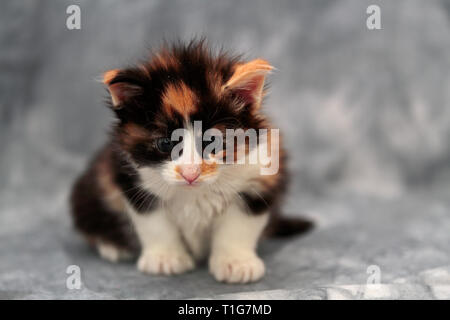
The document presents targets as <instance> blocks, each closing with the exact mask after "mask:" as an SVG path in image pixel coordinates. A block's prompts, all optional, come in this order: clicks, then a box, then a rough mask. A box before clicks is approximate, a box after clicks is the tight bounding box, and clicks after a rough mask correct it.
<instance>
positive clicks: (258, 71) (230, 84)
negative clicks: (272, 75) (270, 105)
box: [222, 59, 273, 109]
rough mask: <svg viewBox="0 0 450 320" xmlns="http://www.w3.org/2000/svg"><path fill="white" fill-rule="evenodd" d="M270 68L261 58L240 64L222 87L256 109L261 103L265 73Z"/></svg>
mask: <svg viewBox="0 0 450 320" xmlns="http://www.w3.org/2000/svg"><path fill="white" fill-rule="evenodd" d="M271 70H273V67H272V66H271V65H270V64H269V63H268V62H267V61H266V60H263V59H255V60H252V61H250V62H247V63H245V64H240V65H238V66H237V67H236V69H235V71H234V73H233V75H232V76H231V78H230V79H229V80H228V81H227V83H226V84H225V85H224V86H223V88H222V89H223V90H224V91H231V92H232V93H233V94H236V95H237V96H238V97H239V98H240V99H242V101H243V102H245V103H246V104H251V105H253V106H254V107H255V108H256V109H257V108H259V107H260V105H261V100H262V97H263V89H264V81H265V79H266V75H267V74H268V73H269V72H270V71H271Z"/></svg>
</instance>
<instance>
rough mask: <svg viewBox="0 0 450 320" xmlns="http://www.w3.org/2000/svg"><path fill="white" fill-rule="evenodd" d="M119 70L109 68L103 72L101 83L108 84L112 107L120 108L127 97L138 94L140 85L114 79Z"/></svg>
mask: <svg viewBox="0 0 450 320" xmlns="http://www.w3.org/2000/svg"><path fill="white" fill-rule="evenodd" d="M119 73H120V70H118V69H114V70H109V71H107V72H105V73H104V74H103V83H104V84H105V85H107V86H108V90H109V93H110V94H111V100H112V104H113V108H114V109H121V108H122V104H123V103H124V102H126V101H127V100H128V99H130V98H132V97H134V96H136V95H138V94H139V93H140V92H141V87H139V86H137V85H134V84H131V83H128V82H126V81H115V79H116V77H117V75H118V74H119Z"/></svg>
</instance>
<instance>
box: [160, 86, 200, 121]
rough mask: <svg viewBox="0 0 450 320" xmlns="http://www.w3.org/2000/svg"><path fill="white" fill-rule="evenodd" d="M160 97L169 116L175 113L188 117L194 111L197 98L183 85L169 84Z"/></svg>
mask: <svg viewBox="0 0 450 320" xmlns="http://www.w3.org/2000/svg"><path fill="white" fill-rule="evenodd" d="M162 97H163V98H162V101H163V106H164V109H165V111H166V112H167V114H169V115H172V114H173V112H174V111H176V112H178V113H180V114H181V115H183V116H185V117H188V116H189V115H190V114H192V113H193V112H194V111H195V110H196V104H197V97H196V96H195V93H194V92H193V91H192V90H191V89H189V88H188V87H187V86H186V85H185V84H184V83H178V84H170V85H169V86H167V88H166V90H165V91H164V94H163V96H162Z"/></svg>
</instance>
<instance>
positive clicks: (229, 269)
mask: <svg viewBox="0 0 450 320" xmlns="http://www.w3.org/2000/svg"><path fill="white" fill-rule="evenodd" d="M271 70H272V67H271V66H270V65H269V64H268V62H266V61H265V60H262V59H256V60H252V61H250V62H243V61H241V60H240V59H239V58H236V57H231V56H229V55H228V54H225V53H221V54H213V53H212V52H211V51H210V50H209V49H208V48H207V46H206V45H205V43H204V41H192V42H191V43H189V44H187V45H182V44H178V45H174V46H167V45H166V46H163V48H162V49H161V50H160V51H159V52H158V53H156V54H154V55H153V56H152V57H151V58H150V59H149V60H148V61H145V62H144V63H142V64H141V65H139V66H137V67H134V68H127V69H120V70H111V71H108V72H106V73H105V74H104V79H103V82H104V84H105V85H106V86H107V88H108V91H109V93H110V99H109V102H108V104H109V106H110V108H111V109H112V110H113V112H114V114H115V117H116V119H117V122H116V123H115V125H114V126H113V129H112V134H111V138H110V140H109V142H108V143H107V144H106V145H105V146H104V147H103V148H102V149H101V151H100V152H99V153H98V154H97V156H96V157H95V158H94V160H93V161H92V162H91V164H90V166H89V167H88V169H87V171H86V172H85V173H84V174H83V175H82V176H81V177H80V178H79V179H78V180H77V182H76V183H75V185H74V188H73V191H72V195H71V204H72V214H73V219H74V222H75V226H76V227H77V229H78V230H79V231H81V232H82V233H83V234H84V235H85V236H86V238H87V239H88V241H89V242H90V243H91V244H93V245H94V246H96V247H97V249H98V251H99V253H100V255H101V256H102V257H103V258H106V259H108V260H111V261H118V260H120V259H125V258H129V257H132V256H133V254H134V253H138V252H140V257H139V259H138V262H137V267H138V269H139V270H140V271H142V272H146V273H151V274H166V275H169V274H179V273H182V272H186V271H188V270H191V269H193V268H194V265H195V262H196V261H201V260H202V259H204V258H206V257H209V269H210V272H211V273H212V275H213V276H214V277H215V278H216V279H217V280H218V281H223V282H229V283H246V282H252V281H256V280H258V279H260V278H261V277H262V276H263V274H264V270H265V268H264V263H263V261H262V260H261V259H260V258H259V257H258V255H257V254H256V246H257V242H258V239H259V238H260V236H261V235H262V233H263V231H264V230H265V231H266V233H268V234H272V235H290V234H295V233H300V232H303V231H306V230H307V229H309V227H310V226H311V224H310V223H309V222H308V221H305V220H301V219H286V218H282V217H280V216H279V214H278V206H279V204H280V197H281V195H282V194H283V192H284V191H285V185H286V170H285V165H284V161H285V157H284V152H283V150H282V148H281V145H280V143H278V144H276V145H275V146H276V148H277V150H279V154H280V157H279V159H276V161H279V169H278V171H277V172H276V173H275V174H271V175H262V174H261V170H260V169H261V168H262V167H264V166H265V165H263V164H261V163H260V162H257V163H249V162H248V161H246V162H244V163H243V164H241V163H232V164H229V163H223V161H222V162H220V161H219V160H220V159H223V158H224V156H225V155H226V152H227V151H228V153H229V154H230V153H231V154H232V156H233V160H235V161H236V160H237V154H238V150H239V149H240V148H241V150H242V146H243V145H244V154H245V155H247V156H248V155H250V154H251V153H255V152H257V151H259V149H260V148H265V147H267V145H268V143H267V141H270V137H271V135H270V134H269V135H268V140H267V141H266V143H262V142H260V141H259V140H258V143H257V144H256V145H255V146H250V145H249V142H248V141H247V140H245V142H244V144H242V143H241V144H240V145H238V144H237V146H236V147H235V148H234V149H231V152H230V150H229V149H227V148H226V147H224V148H223V149H222V151H220V150H219V152H211V153H209V155H206V156H205V155H204V154H202V150H204V147H205V145H204V143H200V144H201V145H200V146H198V144H196V142H195V139H194V135H195V132H194V130H193V127H194V122H197V121H201V125H202V130H203V131H202V132H204V130H207V129H210V128H215V129H217V130H218V131H219V132H223V133H225V132H226V129H244V130H247V129H254V130H256V132H258V131H257V130H259V129H271V127H270V124H269V122H268V120H267V118H266V117H265V116H264V115H263V113H262V112H261V104H262V100H263V96H264V94H265V89H264V82H265V77H266V75H267V74H268V73H269V72H270V71H271ZM180 128H183V129H186V130H185V132H187V133H188V134H186V135H184V136H183V137H182V139H180V140H181V141H180V142H179V143H178V144H179V145H181V146H182V149H181V150H182V151H181V152H180V153H179V157H178V158H177V157H174V156H173V155H172V153H173V150H174V148H175V145H176V144H177V143H176V142H174V141H173V139H172V133H173V132H174V131H175V130H176V129H180ZM219 141H220V140H219ZM222 141H225V140H222ZM277 142H278V141H277ZM227 143H228V142H227ZM219 144H220V143H219ZM193 154H194V155H197V156H198V155H201V156H200V161H199V162H198V161H197V162H194V161H192V159H191V158H189V157H188V156H192V155H193ZM206 158H208V159H206ZM186 159H190V160H186Z"/></svg>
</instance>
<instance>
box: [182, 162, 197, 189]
mask: <svg viewBox="0 0 450 320" xmlns="http://www.w3.org/2000/svg"><path fill="white" fill-rule="evenodd" d="M200 172H201V170H200V166H198V165H196V164H184V165H180V174H181V176H182V177H183V178H184V180H186V181H187V182H188V183H189V184H191V183H192V182H194V181H195V180H197V178H198V176H199V175H200Z"/></svg>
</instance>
